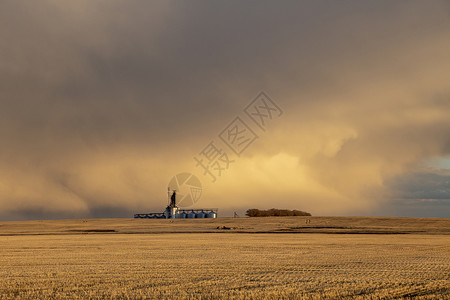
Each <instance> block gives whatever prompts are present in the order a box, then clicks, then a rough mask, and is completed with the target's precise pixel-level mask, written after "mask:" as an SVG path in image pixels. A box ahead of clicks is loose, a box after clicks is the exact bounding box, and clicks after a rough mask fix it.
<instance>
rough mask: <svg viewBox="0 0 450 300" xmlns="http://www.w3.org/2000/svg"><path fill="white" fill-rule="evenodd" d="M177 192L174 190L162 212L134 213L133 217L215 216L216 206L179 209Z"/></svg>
mask: <svg viewBox="0 0 450 300" xmlns="http://www.w3.org/2000/svg"><path fill="white" fill-rule="evenodd" d="M176 197H177V194H176V191H175V190H174V191H173V192H172V196H171V197H170V202H169V205H168V206H167V207H166V210H165V211H164V212H162V213H144V214H135V215H134V218H135V219H204V218H217V211H218V209H217V208H197V209H180V208H179V207H178V206H177V200H176Z"/></svg>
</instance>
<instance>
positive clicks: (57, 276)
mask: <svg viewBox="0 0 450 300" xmlns="http://www.w3.org/2000/svg"><path fill="white" fill-rule="evenodd" d="M306 219H310V221H311V223H308V224H306V222H305V221H306ZM223 226H225V228H232V229H223ZM218 227H219V229H218ZM0 243H1V247H0V266H1V268H0V297H1V298H5V299H14V298H17V299H24V298H30V299H36V298H38V299H39V298H42V299H53V298H71V299H74V298H75V299H76V298H84V299H85V298H130V299H137V298H157V299H172V298H191V299H216V298H242V299H252V298H254V299H261V298H262V299H264V298H266V299H280V298H281V299H283V298H284V299H300V298H306V299H308V298H311V299H324V298H325V299H327V298H329V299H337V298H342V299H344V298H345V299H347V298H356V299H358V298H362V299H365V298H367V299H377V298H382V299H390V298H418V299H421V298H423V299H435V298H440V299H445V298H450V219H413V218H344V217H273V218H242V219H220V218H219V219H214V220H212V219H209V220H208V219H206V220H174V221H170V220H134V219H110V220H63V221H29V222H2V223H0Z"/></svg>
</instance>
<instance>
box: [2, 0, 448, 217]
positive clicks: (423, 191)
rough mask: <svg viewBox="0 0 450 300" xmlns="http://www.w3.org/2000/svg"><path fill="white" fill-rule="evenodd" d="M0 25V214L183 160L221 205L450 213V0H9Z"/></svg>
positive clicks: (114, 184) (91, 192)
mask: <svg viewBox="0 0 450 300" xmlns="http://www.w3.org/2000/svg"><path fill="white" fill-rule="evenodd" d="M0 37H1V40H2V42H1V43H0V143H1V145H0V220H3V221H6V220H30V219H65V218H114V217H125V218H127V217H132V216H133V214H134V213H144V212H159V211H162V210H163V209H164V207H165V206H166V203H167V186H168V183H169V181H171V179H172V178H173V177H174V176H176V175H177V174H180V173H189V174H193V175H194V176H195V177H196V178H198V180H199V181H200V182H201V191H202V193H201V198H200V199H198V201H197V202H196V203H195V204H194V205H193V206H191V207H193V208H203V207H205V208H209V207H213V208H219V216H220V215H222V216H231V215H232V214H233V212H237V213H238V214H239V215H241V216H243V215H244V214H245V211H246V210H247V209H250V208H259V209H269V208H273V207H274V208H285V209H299V210H303V211H307V212H310V213H312V214H313V215H328V216H330V215H333V216H346V215H351V216H355V215H357V216H403V217H450V134H449V133H450V117H449V116H450V84H449V78H450V55H449V53H450V2H448V1H437V0H432V1H331V0H330V1H320V0H319V1H317V0H314V1H245V2H244V1H195V0H194V1H189V2H188V1H133V0H131V1H82V0H80V1H71V2H66V1H45V0H42V1H2V2H1V3H0ZM258 113H259V114H258ZM261 122H264V124H263V126H260V125H261V124H262V123H261ZM199 161H200V162H201V164H200V163H199ZM202 165H203V167H202ZM193 178H194V177H193ZM186 187H187V185H184V187H180V189H182V188H186ZM185 191H186V190H185Z"/></svg>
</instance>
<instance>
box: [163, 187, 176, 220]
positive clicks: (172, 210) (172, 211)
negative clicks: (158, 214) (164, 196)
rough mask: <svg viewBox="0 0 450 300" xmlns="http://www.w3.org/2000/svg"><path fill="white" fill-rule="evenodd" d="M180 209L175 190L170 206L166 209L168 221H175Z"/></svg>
mask: <svg viewBox="0 0 450 300" xmlns="http://www.w3.org/2000/svg"><path fill="white" fill-rule="evenodd" d="M177 211H178V207H177V192H176V190H173V193H172V196H170V203H169V206H167V208H166V212H165V215H166V219H175V218H176V215H177Z"/></svg>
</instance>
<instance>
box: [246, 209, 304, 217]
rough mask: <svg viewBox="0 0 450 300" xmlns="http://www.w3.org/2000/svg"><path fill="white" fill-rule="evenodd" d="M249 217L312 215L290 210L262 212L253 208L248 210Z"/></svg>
mask: <svg viewBox="0 0 450 300" xmlns="http://www.w3.org/2000/svg"><path fill="white" fill-rule="evenodd" d="M245 214H246V215H247V216H249V217H285V216H290V217H291V216H310V215H311V214H310V213H307V212H304V211H301V210H295V209H294V210H288V209H276V208H272V209H268V210H260V209H257V208H252V209H249V210H247V212H246V213H245Z"/></svg>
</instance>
